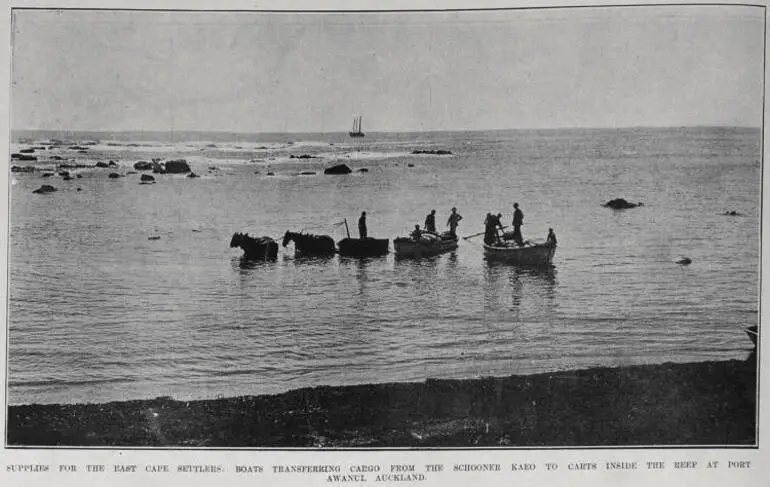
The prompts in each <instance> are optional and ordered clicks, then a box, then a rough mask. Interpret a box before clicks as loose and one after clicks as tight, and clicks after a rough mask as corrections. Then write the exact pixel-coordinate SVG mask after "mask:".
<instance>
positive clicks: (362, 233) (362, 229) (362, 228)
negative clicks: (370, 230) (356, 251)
mask: <svg viewBox="0 0 770 487" xmlns="http://www.w3.org/2000/svg"><path fill="white" fill-rule="evenodd" d="M358 236H359V238H361V239H365V238H366V212H365V211H362V212H361V218H359V219H358Z"/></svg>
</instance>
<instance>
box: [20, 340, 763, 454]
mask: <svg viewBox="0 0 770 487" xmlns="http://www.w3.org/2000/svg"><path fill="white" fill-rule="evenodd" d="M755 402H756V359H755V355H754V354H753V353H752V354H751V356H750V357H749V358H748V359H747V360H745V361H738V360H730V361H719V362H703V363H688V364H673V363H667V364H661V365H643V366H631V367H621V368H592V369H586V370H579V371H566V372H554V373H544V374H537V375H528V376H516V375H514V376H509V377H503V378H491V377H490V378H479V379H468V380H432V379H429V380H427V381H426V382H423V383H402V384H395V383H394V384H372V385H359V386H345V387H315V388H305V389H299V390H295V391H290V392H286V393H283V394H277V395H271V396H244V397H235V398H225V399H213V400H200V401H189V402H188V401H175V400H173V399H171V398H157V399H152V400H137V401H125V402H110V403H104V404H79V405H24V406H11V407H10V408H9V414H8V444H9V445H18V446H21V445H23V446H54V445H69V446H125V447H144V446H166V447H182V446H184V447H307V448H317V447H327V448H328V447H330V448H355V447H373V448H379V447H474V446H475V447H507V446H520V447H521V446H528V447H538V446H582V447H589V446H612V445H625V446H631V445H688V446H693V445H752V444H754V443H755V441H756V431H755V418H756V414H755V412H756V411H755Z"/></svg>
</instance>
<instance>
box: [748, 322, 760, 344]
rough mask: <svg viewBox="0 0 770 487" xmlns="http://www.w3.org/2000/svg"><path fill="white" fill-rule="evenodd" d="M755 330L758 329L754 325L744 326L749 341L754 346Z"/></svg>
mask: <svg viewBox="0 0 770 487" xmlns="http://www.w3.org/2000/svg"><path fill="white" fill-rule="evenodd" d="M757 330H758V329H757V327H756V326H750V327H748V328H746V334H747V335H748V336H749V338H750V339H751V343H753V344H754V347H756V346H757V335H758V333H757Z"/></svg>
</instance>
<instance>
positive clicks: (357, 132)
mask: <svg viewBox="0 0 770 487" xmlns="http://www.w3.org/2000/svg"><path fill="white" fill-rule="evenodd" d="M362 119H363V117H361V116H358V117H353V130H351V131H350V132H348V135H350V136H351V137H363V136H364V133H363V132H361V120H362Z"/></svg>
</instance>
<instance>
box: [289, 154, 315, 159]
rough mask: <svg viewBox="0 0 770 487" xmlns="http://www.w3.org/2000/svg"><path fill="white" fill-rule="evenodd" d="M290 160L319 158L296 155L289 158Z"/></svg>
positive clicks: (308, 155)
mask: <svg viewBox="0 0 770 487" xmlns="http://www.w3.org/2000/svg"><path fill="white" fill-rule="evenodd" d="M289 159H318V156H311V155H310V154H302V155H299V156H295V155H294V154H292V155H290V156H289Z"/></svg>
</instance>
